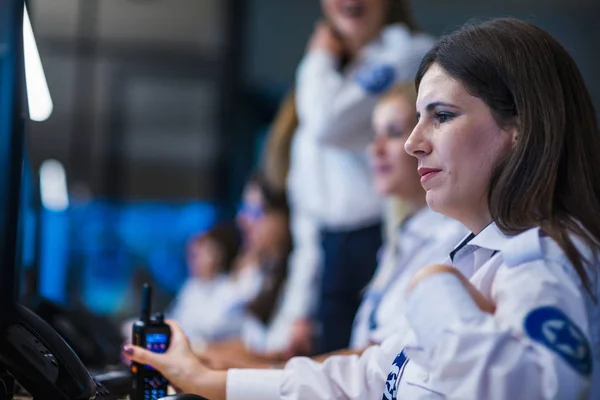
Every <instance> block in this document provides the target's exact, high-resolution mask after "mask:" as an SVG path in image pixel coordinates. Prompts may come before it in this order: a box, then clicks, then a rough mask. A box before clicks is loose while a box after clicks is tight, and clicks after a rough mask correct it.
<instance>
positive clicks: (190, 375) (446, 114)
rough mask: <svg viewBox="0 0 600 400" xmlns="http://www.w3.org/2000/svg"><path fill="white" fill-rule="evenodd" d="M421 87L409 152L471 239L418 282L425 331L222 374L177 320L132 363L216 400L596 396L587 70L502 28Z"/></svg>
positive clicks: (550, 43) (485, 28)
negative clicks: (198, 356)
mask: <svg viewBox="0 0 600 400" xmlns="http://www.w3.org/2000/svg"><path fill="white" fill-rule="evenodd" d="M417 86H418V92H419V94H418V99H417V117H418V120H419V122H418V123H417V125H416V127H415V129H414V130H413V132H412V134H411V136H410V137H409V138H408V140H407V142H406V144H405V149H406V150H407V152H408V153H409V154H412V155H413V156H415V157H416V158H417V159H418V162H419V168H418V171H419V174H420V175H421V177H422V178H421V183H422V185H423V187H424V188H425V190H426V192H427V194H426V198H427V202H428V204H429V205H430V206H431V208H433V209H434V210H436V211H439V212H441V213H443V214H446V215H449V216H451V217H453V218H455V219H457V220H459V221H460V222H462V223H463V224H464V225H465V226H467V227H468V228H469V229H470V230H471V231H472V233H471V234H470V235H469V236H468V237H467V238H466V239H465V240H464V241H463V242H461V243H460V244H459V245H458V246H457V247H456V248H455V249H454V250H453V251H452V253H451V254H450V258H449V260H448V261H447V263H448V265H434V266H429V267H426V268H424V269H422V270H420V271H419V272H418V273H417V274H416V275H415V276H414V277H413V280H412V282H411V284H410V286H409V288H408V291H407V302H408V304H407V308H406V315H405V317H406V320H407V323H408V325H409V327H410V328H411V333H410V334H408V335H405V336H403V337H400V336H401V335H396V336H395V337H393V338H390V339H389V340H388V341H386V342H384V343H383V344H382V345H381V346H379V347H372V348H370V349H368V350H367V351H366V352H365V353H363V355H362V356H361V357H360V358H356V357H347V358H343V357H341V358H336V359H330V360H328V361H327V362H326V363H324V364H322V365H315V364H314V363H312V362H311V361H309V360H306V359H293V360H292V361H290V362H288V363H287V365H286V367H285V369H284V370H283V371H253V370H230V371H229V372H227V373H222V372H216V371H210V370H208V369H207V368H206V367H205V366H202V365H200V364H199V362H198V361H195V360H194V358H193V357H191V356H190V355H189V349H188V348H187V345H186V342H185V340H184V339H183V337H182V335H181V333H180V331H179V330H178V328H177V327H176V325H174V324H173V325H172V326H174V331H175V332H176V334H175V336H176V337H178V339H177V340H175V341H174V342H173V343H174V346H173V348H172V349H171V350H169V352H167V355H154V354H150V353H148V352H146V351H145V350H144V349H129V351H130V352H132V354H133V356H132V357H133V358H134V359H136V360H137V361H142V362H150V363H151V364H152V365H154V366H156V367H157V368H158V369H159V370H161V371H163V372H164V373H165V374H166V375H167V376H168V377H169V378H171V379H173V382H174V383H175V384H177V385H183V388H184V390H187V391H194V392H196V393H200V394H203V395H205V396H209V397H211V398H213V399H223V398H225V397H227V398H228V399H234V400H235V399H257V398H261V399H266V400H269V399H301V398H310V399H332V398H340V399H349V398H351V399H379V398H381V396H382V392H383V399H402V398H406V399H425V398H426V399H443V398H457V399H467V398H476V399H514V398H523V399H581V398H585V399H597V398H598V395H599V394H600V392H599V391H598V386H599V385H600V379H599V378H600V374H599V370H598V368H597V365H598V362H600V357H599V354H598V353H599V351H600V346H599V344H600V340H599V336H600V332H599V324H600V310H599V306H598V297H599V295H600V288H599V283H598V265H599V261H598V252H599V249H600V211H599V208H598V204H600V169H598V168H596V163H597V161H596V157H597V154H600V132H599V128H598V122H597V120H596V115H595V111H594V107H593V105H592V101H591V99H590V96H589V93H588V91H587V89H586V87H585V84H584V82H583V79H582V77H581V74H580V72H579V70H578V68H577V66H576V65H575V63H574V61H573V60H572V58H571V57H570V56H569V55H568V53H567V52H566V51H565V49H564V48H563V47H562V46H561V45H560V44H559V43H558V42H557V41H556V40H555V39H554V38H553V37H552V36H550V35H549V34H548V33H546V32H545V31H543V30H541V29H540V28H538V27H536V26H534V25H532V24H529V23H526V22H522V21H518V20H514V19H498V20H492V21H489V22H485V23H482V24H479V25H467V26H465V27H464V28H462V29H460V30H459V31H457V32H455V33H453V34H451V35H449V36H446V37H445V38H443V39H442V40H441V42H440V43H439V44H438V45H437V46H435V47H434V48H433V49H432V51H431V52H429V53H428V54H427V56H426V57H425V59H424V60H423V62H422V64H421V68H420V71H419V74H418V78H417ZM178 363H179V364H178ZM594 364H596V368H594ZM179 365H181V366H182V367H179ZM390 365H391V367H390ZM186 379H189V381H188V380H186ZM264 379H268V382H269V385H265V384H264V383H257V382H260V381H261V380H264Z"/></svg>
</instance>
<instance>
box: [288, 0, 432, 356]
mask: <svg viewBox="0 0 600 400" xmlns="http://www.w3.org/2000/svg"><path fill="white" fill-rule="evenodd" d="M321 4H322V9H323V14H324V19H323V20H322V21H320V22H318V23H317V25H316V27H315V30H314V32H313V35H312V37H311V39H310V41H309V44H308V48H307V52H306V54H305V56H304V59H303V60H302V62H301V63H300V65H299V67H298V70H297V75H296V83H295V105H296V108H297V116H298V127H297V129H296V131H295V134H294V136H293V138H292V140H291V152H290V170H289V173H288V176H287V187H288V192H289V199H290V206H291V211H292V213H291V227H292V237H293V240H294V251H293V253H292V256H291V259H290V278H289V281H288V285H287V287H286V295H285V296H286V298H285V300H284V304H283V306H282V309H281V312H280V315H278V319H279V320H280V321H278V323H280V324H283V325H286V324H287V325H289V326H290V334H289V337H290V339H289V345H288V353H289V354H290V355H294V354H306V353H309V352H310V351H311V350H312V349H311V344H312V336H311V335H313V334H316V336H317V338H318V340H317V349H316V350H317V351H318V352H320V353H324V352H330V351H335V350H337V349H340V348H344V347H347V346H348V343H349V340H350V332H351V330H352V323H353V320H354V316H355V314H356V311H357V309H358V306H359V304H360V301H361V293H362V290H363V289H364V288H365V286H366V285H367V284H368V282H369V280H370V279H371V277H372V275H373V272H374V270H375V267H376V264H377V260H376V254H377V251H378V250H379V248H380V247H381V244H382V238H381V235H382V226H381V214H382V201H381V199H380V198H379V196H378V195H377V194H376V193H375V190H374V188H373V185H372V182H371V177H370V170H369V164H368V157H367V154H366V152H365V148H366V147H367V145H368V143H369V141H370V140H371V138H372V137H373V130H372V127H371V125H370V122H371V113H372V111H373V108H374V106H375V104H376V102H377V99H378V97H379V95H380V94H381V93H383V92H384V91H385V90H386V89H388V88H389V87H390V86H391V85H392V84H393V83H394V82H396V81H406V80H411V79H413V77H414V75H415V73H416V71H417V68H418V65H419V61H420V60H421V58H422V56H423V55H424V54H425V53H426V52H427V51H428V50H429V48H431V46H432V45H433V43H434V41H433V39H432V38H431V37H429V36H427V35H425V34H422V33H418V32H417V31H416V29H415V25H414V23H413V21H412V17H411V13H410V6H409V3H408V1H405V0H322V1H321ZM319 287H320V289H318V288H319ZM315 303H316V304H315ZM313 317H314V319H315V320H316V322H317V323H316V325H311V323H310V320H311V319H312V318H313Z"/></svg>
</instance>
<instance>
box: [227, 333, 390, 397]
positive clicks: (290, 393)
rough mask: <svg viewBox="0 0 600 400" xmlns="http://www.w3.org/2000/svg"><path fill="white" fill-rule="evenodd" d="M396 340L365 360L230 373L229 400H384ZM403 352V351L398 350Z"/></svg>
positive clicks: (293, 363) (299, 360) (301, 362)
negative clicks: (279, 369) (382, 399)
mask: <svg viewBox="0 0 600 400" xmlns="http://www.w3.org/2000/svg"><path fill="white" fill-rule="evenodd" d="M401 346H402V344H401V343H399V342H398V341H397V340H394V339H393V338H392V339H389V340H387V341H386V342H384V343H383V344H382V345H381V346H371V347H370V348H368V349H367V350H366V351H365V352H364V353H363V354H362V356H360V357H359V356H334V357H330V358H329V359H327V360H326V361H325V362H324V363H317V362H314V361H312V360H311V359H309V358H305V357H295V358H292V359H291V360H290V361H289V362H288V363H287V364H286V366H285V368H284V369H283V370H281V371H266V370H230V371H229V373H228V375H227V399H228V400H238V399H240V400H241V399H244V400H255V399H256V400H258V399H261V400H271V399H273V400H275V399H278V400H279V399H280V400H303V399H311V400H330V399H339V400H362V399H375V398H379V397H381V394H382V393H383V388H384V385H385V381H386V377H387V375H388V372H389V368H390V365H391V364H392V361H393V360H394V358H395V357H396V355H397V354H398V352H399V351H400V350H401V349H402V347H401ZM399 349H400V350H399Z"/></svg>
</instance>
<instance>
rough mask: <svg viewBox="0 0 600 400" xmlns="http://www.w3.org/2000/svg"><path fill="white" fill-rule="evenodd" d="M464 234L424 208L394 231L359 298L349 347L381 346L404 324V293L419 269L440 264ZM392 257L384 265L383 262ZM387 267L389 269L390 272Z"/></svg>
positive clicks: (457, 225) (460, 227)
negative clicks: (373, 344)
mask: <svg viewBox="0 0 600 400" xmlns="http://www.w3.org/2000/svg"><path fill="white" fill-rule="evenodd" d="M467 233H468V231H467V229H466V228H465V227H464V225H462V224H461V223H459V222H457V221H456V220H453V219H452V218H448V217H446V216H445V215H442V214H439V213H436V212H435V211H433V210H431V209H430V208H429V207H427V206H425V207H423V208H422V209H421V210H419V211H418V212H417V213H415V214H414V215H412V216H411V217H409V218H408V219H406V220H405V221H404V222H403V223H402V225H401V226H400V227H399V228H398V235H397V239H396V243H393V244H392V245H387V246H386V249H385V251H384V254H383V257H382V261H381V263H380V265H379V266H378V268H377V271H376V272H375V276H374V278H373V280H372V283H371V285H370V286H369V288H368V290H367V291H366V293H365V295H364V296H363V300H362V302H361V305H360V307H359V309H358V312H357V313H356V318H355V320H354V325H353V328H352V337H351V339H350V347H351V348H354V349H364V348H365V347H367V346H368V345H369V344H371V343H381V342H383V340H384V339H386V338H387V337H389V336H391V335H393V334H394V333H395V332H397V331H398V328H399V327H400V326H406V323H404V322H403V321H400V319H401V318H404V317H403V315H404V310H405V307H406V299H405V296H404V293H406V288H407V287H408V284H409V282H410V280H411V279H412V277H413V276H414V274H415V273H416V272H417V271H418V270H419V269H421V268H423V267H426V266H428V265H432V264H440V263H442V262H444V261H445V260H446V259H447V258H448V254H449V253H450V251H452V249H453V248H454V247H455V246H456V243H458V242H459V241H460V240H461V238H463V237H464V236H465V235H466V234H467ZM388 257H392V258H393V260H390V261H388V260H387V259H386V258H388ZM390 267H391V268H390Z"/></svg>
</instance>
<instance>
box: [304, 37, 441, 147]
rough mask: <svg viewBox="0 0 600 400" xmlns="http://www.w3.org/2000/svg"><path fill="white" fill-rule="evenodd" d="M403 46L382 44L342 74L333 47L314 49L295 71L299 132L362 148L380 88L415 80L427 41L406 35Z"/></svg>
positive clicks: (338, 143) (428, 46)
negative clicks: (378, 48) (354, 66)
mask: <svg viewBox="0 0 600 400" xmlns="http://www.w3.org/2000/svg"><path fill="white" fill-rule="evenodd" d="M400 41H401V43H402V44H401V45H398V46H393V45H392V46H388V47H390V48H389V49H388V48H386V49H382V50H381V51H382V52H385V54H380V55H379V56H377V55H376V56H371V57H370V58H369V59H368V60H367V61H366V62H363V63H361V65H359V66H358V68H357V70H356V71H351V72H350V74H349V75H348V76H343V75H342V74H341V73H340V72H339V71H338V65H339V58H338V57H337V56H336V55H335V54H333V53H332V52H329V51H325V50H322V49H319V48H317V49H313V50H309V52H308V53H307V54H306V55H305V57H304V59H303V60H302V62H301V63H300V65H299V66H298V70H297V72H296V105H297V110H298V117H299V121H300V125H301V127H303V130H302V134H309V135H312V136H314V137H315V139H316V140H318V141H320V142H321V143H323V144H326V145H328V146H335V147H341V148H345V149H350V150H354V151H361V150H363V149H364V148H365V147H366V146H367V144H368V143H369V142H370V140H371V137H372V134H371V133H372V128H371V114H372V112H373V108H374V107H375V104H376V103H377V101H378V97H379V95H380V94H381V93H383V92H385V90H387V89H388V88H389V87H391V85H393V83H394V82H400V81H408V80H412V79H414V75H415V74H416V72H417V69H418V66H419V63H420V61H421V58H422V57H423V55H425V53H426V51H427V50H429V48H430V47H431V45H432V43H433V42H432V41H430V40H423V39H420V40H413V39H412V38H410V37H409V36H408V35H404V36H402V37H401V39H400Z"/></svg>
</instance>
